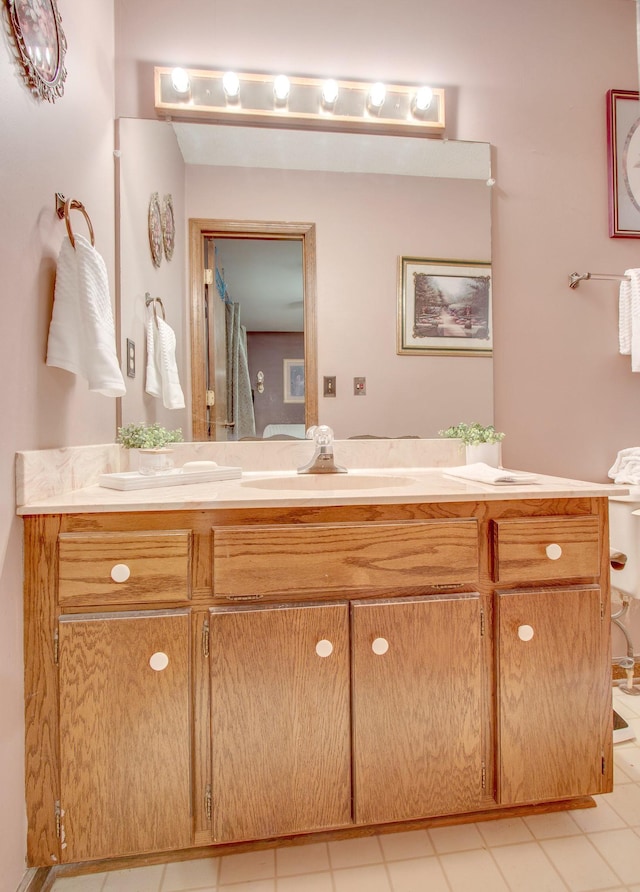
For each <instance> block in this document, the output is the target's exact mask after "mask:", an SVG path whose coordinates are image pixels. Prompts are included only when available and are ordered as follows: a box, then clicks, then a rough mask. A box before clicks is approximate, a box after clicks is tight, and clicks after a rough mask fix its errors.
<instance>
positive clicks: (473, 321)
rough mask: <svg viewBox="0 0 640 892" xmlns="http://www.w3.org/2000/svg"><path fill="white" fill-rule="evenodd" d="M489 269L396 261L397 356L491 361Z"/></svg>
mask: <svg viewBox="0 0 640 892" xmlns="http://www.w3.org/2000/svg"><path fill="white" fill-rule="evenodd" d="M491 312H492V297H491V264H490V263H489V262H485V261H478V260H438V259H433V258H423V257H399V258H398V321H397V353H398V354H400V355H425V354H431V355H442V356H492V355H493V323H492V317H491Z"/></svg>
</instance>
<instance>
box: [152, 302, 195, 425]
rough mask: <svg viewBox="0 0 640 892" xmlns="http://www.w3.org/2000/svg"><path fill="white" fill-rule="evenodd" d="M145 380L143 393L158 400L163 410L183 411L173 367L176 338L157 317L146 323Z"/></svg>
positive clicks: (178, 383) (178, 380) (174, 367)
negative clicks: (160, 397)
mask: <svg viewBox="0 0 640 892" xmlns="http://www.w3.org/2000/svg"><path fill="white" fill-rule="evenodd" d="M146 328H147V380H146V385H145V390H146V391H147V393H149V394H151V395H152V396H157V397H159V396H162V404H163V406H164V407H165V409H184V405H185V403H184V394H183V392H182V387H181V386H180V377H179V375H178V366H177V363H176V335H175V332H174V330H173V329H172V328H171V326H170V325H168V324H167V323H166V322H165V321H164V319H162V318H161V317H160V316H157V314H156V315H154V316H151V318H149V319H147V324H146Z"/></svg>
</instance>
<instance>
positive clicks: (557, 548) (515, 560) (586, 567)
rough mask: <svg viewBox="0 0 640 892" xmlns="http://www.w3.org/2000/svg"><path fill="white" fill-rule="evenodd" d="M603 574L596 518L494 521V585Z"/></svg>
mask: <svg viewBox="0 0 640 892" xmlns="http://www.w3.org/2000/svg"><path fill="white" fill-rule="evenodd" d="M599 573H600V532H599V523H598V518H597V517H591V516H590V517H531V518H522V519H514V520H496V521H493V578H494V581H495V582H509V583H512V582H526V581H528V580H531V581H540V580H548V579H573V578H576V577H583V576H598V575H599Z"/></svg>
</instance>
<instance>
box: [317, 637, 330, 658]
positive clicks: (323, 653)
mask: <svg viewBox="0 0 640 892" xmlns="http://www.w3.org/2000/svg"><path fill="white" fill-rule="evenodd" d="M316 653H317V654H318V656H319V657H330V656H331V654H332V653H333V644H332V643H331V642H330V641H327V639H326V638H323V639H322V641H318V643H317V644H316Z"/></svg>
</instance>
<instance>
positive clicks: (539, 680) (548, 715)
mask: <svg viewBox="0 0 640 892" xmlns="http://www.w3.org/2000/svg"><path fill="white" fill-rule="evenodd" d="M608 629H609V622H608V617H607V621H606V623H605V622H604V619H603V616H602V609H601V594H600V589H599V588H598V587H597V586H586V587H583V588H581V587H577V586H576V587H567V588H565V589H560V588H558V589H537V590H533V591H526V592H525V591H510V592H502V593H500V595H499V596H498V636H499V639H498V745H499V752H498V787H499V791H498V792H499V801H500V802H501V803H504V804H512V803H525V802H535V801H538V800H553V799H567V798H571V797H574V796H584V795H587V794H592V793H599V792H603V759H605V760H606V758H607V757H610V753H609V752H607V751H608V750H609V748H610V747H609V744H608V742H607V738H608V735H607V732H608V731H609V729H610V723H611V713H612V711H611V682H610V666H609V671H607V666H606V664H607V658H608V647H607V645H606V644H605V643H604V638H605V637H606V638H608V634H609V632H608Z"/></svg>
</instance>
